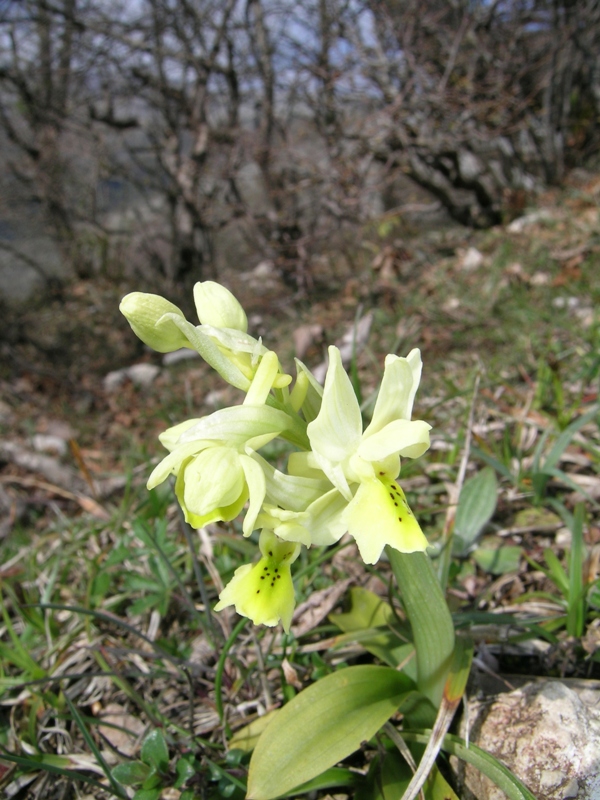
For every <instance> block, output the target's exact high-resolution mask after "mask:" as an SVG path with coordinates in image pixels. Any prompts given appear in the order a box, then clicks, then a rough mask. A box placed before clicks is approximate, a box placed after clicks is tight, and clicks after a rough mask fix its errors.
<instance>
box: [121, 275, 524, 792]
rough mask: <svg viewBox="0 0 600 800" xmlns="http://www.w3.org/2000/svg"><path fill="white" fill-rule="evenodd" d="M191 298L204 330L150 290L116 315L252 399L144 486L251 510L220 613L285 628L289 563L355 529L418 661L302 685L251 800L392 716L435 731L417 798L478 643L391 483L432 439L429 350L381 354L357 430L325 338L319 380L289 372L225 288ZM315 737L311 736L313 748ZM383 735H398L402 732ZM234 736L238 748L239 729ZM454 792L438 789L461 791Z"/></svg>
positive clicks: (189, 439)
mask: <svg viewBox="0 0 600 800" xmlns="http://www.w3.org/2000/svg"><path fill="white" fill-rule="evenodd" d="M194 301H195V306H196V311H197V315H198V319H199V323H200V324H198V325H194V324H192V323H191V322H189V321H188V320H187V319H186V318H185V316H184V314H183V313H182V312H181V310H180V309H179V308H177V307H176V306H174V305H173V304H172V303H169V302H168V301H167V300H165V299H164V298H162V297H159V296H157V295H151V294H144V293H140V292H134V293H132V294H128V295H127V296H126V297H124V298H123V300H122V302H121V311H122V313H123V314H124V315H125V317H126V318H127V320H128V321H129V323H130V325H131V327H132V329H133V331H134V332H135V333H136V334H137V336H139V338H140V339H141V340H142V341H143V342H144V343H145V344H147V345H149V346H150V347H152V348H154V349H155V350H157V351H158V352H161V353H165V352H169V351H173V350H176V349H179V348H182V347H185V348H190V349H192V350H196V351H197V352H198V353H199V354H200V355H201V356H202V357H203V358H204V359H205V361H206V362H207V363H208V364H209V365H210V366H211V367H213V368H214V369H215V370H216V372H217V373H218V374H219V375H220V376H221V377H222V378H224V379H225V380H226V381H227V382H228V383H230V384H231V385H232V386H234V387H236V388H237V389H239V390H241V392H242V393H243V395H244V397H243V400H242V402H241V403H240V404H239V405H237V406H234V407H231V408H223V409H220V410H218V411H215V412H214V413H212V414H209V415H207V416H204V417H201V418H199V419H190V420H186V421H184V422H181V423H179V424H178V425H175V426H174V427H172V428H169V429H168V430H166V431H165V432H164V433H163V434H162V435H161V436H160V441H161V443H162V444H163V445H164V447H165V449H166V450H167V451H168V453H167V455H166V456H165V457H164V458H163V460H162V461H161V462H160V463H159V464H158V466H156V468H155V469H154V470H153V472H152V474H151V475H150V478H149V480H148V488H153V487H156V486H157V485H159V484H160V483H162V482H163V481H165V480H166V479H167V478H168V477H169V476H174V478H175V493H176V496H177V499H178V501H179V503H180V505H181V508H182V510H183V513H184V515H185V519H186V521H187V522H188V523H189V524H190V525H191V526H192V527H194V528H202V527H204V526H206V525H208V524H209V523H214V522H218V521H223V522H228V521H231V520H233V519H235V518H237V517H238V516H239V515H241V514H243V515H244V516H243V523H242V532H243V535H244V536H245V537H250V536H251V535H252V534H253V532H255V531H258V532H259V535H258V550H259V554H258V555H259V557H258V560H256V562H255V563H251V564H245V565H244V566H241V567H239V568H238V569H237V570H236V572H235V574H234V576H233V578H232V580H231V581H230V582H229V583H228V584H227V585H226V586H225V588H224V589H223V590H222V591H221V593H220V596H219V600H218V602H217V604H216V605H215V610H216V611H221V610H223V609H225V608H227V607H230V606H233V607H234V608H235V610H236V611H237V613H238V614H240V615H242V616H243V617H247V618H249V619H250V620H252V622H253V623H254V624H255V625H267V626H276V625H278V624H281V625H282V626H283V629H284V631H286V632H289V630H290V626H291V622H292V616H293V613H294V607H295V597H294V585H293V577H292V569H293V564H294V562H295V560H296V559H297V558H298V556H299V554H300V552H301V550H302V548H310V547H316V546H317V547H322V546H327V545H332V544H334V543H336V542H338V541H339V540H340V539H341V537H342V536H344V535H345V534H349V536H350V537H352V539H354V541H355V542H356V545H357V548H358V552H359V554H360V557H361V558H362V560H363V561H364V562H365V564H369V565H373V564H376V563H377V562H378V561H379V559H380V558H381V557H382V554H383V552H384V551H385V552H386V554H387V558H388V560H389V561H390V563H391V566H392V570H393V573H394V575H395V577H396V580H397V583H398V589H399V592H400V594H401V597H402V602H403V606H404V611H405V614H406V617H407V619H408V621H409V623H410V626H411V628H412V644H411V645H410V647H411V648H412V649H411V653H412V656H415V659H414V661H415V662H416V670H415V669H413V670H412V674H413V677H412V678H408V677H407V676H406V675H405V674H403V673H402V671H401V666H402V664H401V663H400V662H399V661H398V662H397V661H394V660H393V658H392V656H390V657H389V658H387V663H388V666H376V665H373V666H371V667H364V666H356V667H348V668H347V669H345V670H342V671H340V672H339V673H334V674H332V675H330V676H328V677H327V678H326V679H323V680H321V681H319V682H318V683H317V684H316V685H313V686H311V687H309V688H308V689H306V690H304V691H302V692H301V693H300V694H299V695H298V696H297V697H296V698H294V700H292V701H291V702H290V703H288V704H287V705H286V706H285V707H284V708H283V709H281V710H280V711H278V712H277V716H276V717H275V719H273V720H272V721H271V722H269V725H268V727H266V729H265V730H264V733H263V734H262V735H261V737H260V739H259V742H258V745H257V747H256V750H255V752H254V755H253V757H252V761H251V763H250V773H249V780H248V797H251V798H254V799H255V800H270V798H274V797H278V796H280V795H282V794H284V793H285V792H287V791H289V790H291V789H294V788H296V787H297V786H298V785H299V784H303V783H305V782H306V781H308V780H310V779H312V778H314V777H315V776H317V775H319V774H321V773H324V772H325V771H326V770H327V769H328V768H329V767H332V766H333V765H334V764H336V763H337V762H338V761H340V760H341V759H343V758H344V757H346V756H347V755H349V754H350V753H351V752H352V751H353V750H355V749H357V748H358V747H359V746H360V744H361V742H362V741H365V740H368V739H370V738H371V737H372V736H373V735H375V734H376V733H377V731H378V730H379V729H380V728H381V726H382V725H384V723H386V721H387V720H388V719H389V718H390V716H392V715H393V714H394V713H395V712H396V711H397V710H398V709H401V710H402V713H403V715H404V720H405V722H406V721H408V722H409V723H412V726H413V727H414V728H419V727H433V731H434V735H432V736H431V737H430V738H427V739H426V741H429V744H428V746H427V748H426V750H425V753H424V754H423V748H422V746H420V745H418V744H417V745H416V747H417V751H416V752H418V753H419V754H423V757H422V759H421V764H420V766H419V768H418V769H417V771H416V772H415V774H414V775H413V776H412V777H411V776H410V774H409V777H408V779H407V781H406V786H405V788H406V790H407V793H406V795H405V797H406V798H407V799H409V798H412V797H415V796H416V794H417V793H418V792H419V791H420V789H421V787H422V786H423V784H424V782H425V780H426V779H427V778H428V775H429V778H428V780H429V781H430V783H431V776H432V774H434V773H433V772H432V770H433V769H434V767H433V763H434V760H435V757H436V755H437V752H438V750H439V748H440V746H441V745H442V740H443V739H444V734H445V732H446V730H447V728H448V725H449V723H450V720H451V718H452V713H453V711H454V709H455V708H456V705H457V704H458V702H459V700H460V698H461V696H462V693H463V690H464V685H465V683H466V676H467V674H468V671H469V665H470V652H471V651H470V650H469V647H468V646H466V645H465V644H464V642H463V641H462V640H460V639H457V638H456V637H455V633H454V628H453V625H452V620H451V617H450V613H449V611H448V607H447V604H446V602H445V599H444V596H443V592H442V590H441V588H440V584H439V581H438V579H437V576H436V574H435V571H434V569H433V567H432V565H431V562H430V560H429V557H428V556H427V554H426V550H427V547H428V542H427V539H426V538H425V536H424V534H423V532H422V530H421V527H420V525H419V523H418V521H417V519H416V518H415V516H414V514H413V512H412V510H411V508H410V507H409V505H408V502H407V500H406V496H405V494H404V492H403V490H402V488H401V486H400V485H399V484H398V482H397V478H398V476H399V475H400V472H401V459H403V458H418V457H419V456H421V455H423V453H425V452H426V450H427V449H428V447H429V430H430V426H429V425H428V423H427V422H425V421H423V420H413V419H411V417H412V409H413V403H414V400H415V395H416V392H417V389H418V387H419V382H420V379H421V368H422V364H421V355H420V352H419V350H418V349H414V350H412V351H411V352H410V353H409V354H408V355H407V356H406V357H405V358H404V357H399V356H396V355H388V356H387V357H386V359H385V369H384V374H383V379H382V381H381V387H380V390H379V394H378V396H377V400H376V403H375V407H374V412H373V416H372V419H371V421H370V423H369V424H368V425H367V426H366V428H364V430H363V420H362V414H361V409H360V406H359V403H358V400H357V398H356V395H355V392H354V389H353V386H352V383H351V381H350V378H349V377H348V375H347V374H346V371H345V369H344V366H343V363H342V358H341V354H340V351H339V350H338V348H336V347H334V346H331V347H329V351H328V352H329V365H328V369H327V374H326V377H325V382H324V385H323V386H321V385H320V384H319V382H318V381H317V380H316V379H315V377H314V375H313V374H312V373H311V372H310V370H309V369H308V368H307V367H306V366H305V365H304V364H303V363H302V362H301V361H299V360H298V359H296V364H295V366H296V369H295V373H296V374H295V380H293V379H292V376H291V375H289V374H287V373H286V372H285V371H284V370H283V368H282V366H281V363H280V361H279V358H278V356H277V354H276V353H275V352H273V351H272V350H269V349H267V348H266V347H265V346H264V345H263V343H262V341H261V340H260V339H256V338H254V337H252V336H251V335H250V334H249V333H248V322H247V318H246V314H245V313H244V310H243V308H242V306H241V305H240V303H239V302H238V301H237V299H236V298H235V297H234V296H233V295H232V294H231V292H229V290H227V289H226V288H225V287H223V286H221V285H219V284H218V283H215V282H212V281H205V282H200V283H197V284H196V286H195V287H194ZM277 438H280V439H283V440H285V441H286V442H288V443H289V445H290V450H291V453H290V455H289V457H288V459H287V467H286V470H285V471H283V470H280V469H277V468H275V467H274V466H273V465H271V464H270V463H269V462H268V460H267V459H266V458H265V457H264V456H263V455H262V454H261V449H262V448H264V447H265V446H266V445H268V444H269V443H270V442H272V441H273V440H275V439H277ZM377 602H378V603H380V604H381V601H379V600H377ZM379 607H380V606H378V608H379ZM373 613H374V614H375V616H376V613H375V612H373ZM377 613H379V612H377ZM341 616H343V615H341ZM384 616H385V615H384ZM340 624H341V623H340ZM404 656H406V653H404ZM407 660H408V661H410V660H411V654H410V653H409V655H408V659H407ZM413 663H414V662H413ZM327 682H329V683H327ZM326 683H327V686H325V684H326ZM311 692H312V694H311ZM319 693H320V694H319ZM436 715H437V721H436ZM386 724H387V725H390V724H389V723H386ZM332 725H333V729H332ZM306 730H312V731H313V736H312V737H311V739H310V741H309V743H308V745H307V744H306V736H305V731H306ZM388 734H389V736H391V738H392V740H394V741H395V736H396V737H397V731H396V729H395V728H394V727H393V726H390V727H389V730H388ZM415 735H416V734H415ZM236 741H237V744H236V745H235V746H237V747H242V748H243V746H244V745H243V737H242V738H240V737H238V738H237V740H236ZM414 741H417V742H418V741H420V740H418V739H415V740H414ZM303 742H304V743H303ZM419 747H420V749H419ZM401 749H402V748H401ZM405 755H406V753H405ZM408 756H409V761H410V753H408ZM403 763H404V762H403ZM405 766H406V765H405ZM413 768H414V767H413ZM435 775H436V781H437V783H436V782H435V781H434V784H435V786H437V790H439V782H440V781H442V782H443V783H444V786H445V787H446V786H447V784H445V781H444V780H443V778H442V777H441V774H439V773H435ZM434 784H431V785H432V786H433V785H434ZM447 789H448V792H450V794H448V795H445V796H455V795H454V794H453V793H452V790H451V789H450V787H447ZM444 791H446V789H445V788H444ZM432 796H433V795H432ZM519 796H525V795H519Z"/></svg>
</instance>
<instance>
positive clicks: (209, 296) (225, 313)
mask: <svg viewBox="0 0 600 800" xmlns="http://www.w3.org/2000/svg"><path fill="white" fill-rule="evenodd" d="M194 302H195V303H196V311H197V312H198V319H199V320H200V322H201V323H202V324H203V325H211V326H212V327H213V328H233V329H234V330H236V331H243V332H244V333H245V332H246V331H247V330H248V319H247V317H246V312H245V311H244V309H243V308H242V306H241V305H240V304H239V302H238V301H237V300H236V299H235V297H234V296H233V295H232V294H231V292H230V291H229V289H226V288H225V287H224V286H221V284H220V283H215V282H214V281H202V282H198V283H197V284H196V285H195V286H194Z"/></svg>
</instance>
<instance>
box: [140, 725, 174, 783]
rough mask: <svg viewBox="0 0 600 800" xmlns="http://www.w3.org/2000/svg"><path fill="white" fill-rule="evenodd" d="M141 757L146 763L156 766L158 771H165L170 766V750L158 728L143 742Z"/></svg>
mask: <svg viewBox="0 0 600 800" xmlns="http://www.w3.org/2000/svg"><path fill="white" fill-rule="evenodd" d="M140 757H141V759H142V761H143V762H144V764H148V766H150V767H154V768H155V769H156V770H158V772H165V771H166V770H167V769H168V767H169V750H168V748H167V743H166V741H165V737H164V735H163V733H162V731H160V730H158V728H156V729H155V730H153V731H150V733H149V734H148V736H146V738H145V739H144V741H143V742H142V752H141V754H140Z"/></svg>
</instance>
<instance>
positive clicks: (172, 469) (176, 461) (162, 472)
mask: <svg viewBox="0 0 600 800" xmlns="http://www.w3.org/2000/svg"><path fill="white" fill-rule="evenodd" d="M216 444H217V443H216V442H211V441H206V440H203V439H195V440H194V441H192V442H185V444H180V445H178V446H177V447H176V448H175V449H174V450H173V451H172V452H171V453H169V455H168V456H165V458H163V460H162V461H160V462H159V463H158V464H157V465H156V466H155V467H154V469H153V470H152V472H151V473H150V477H149V478H148V482H147V483H146V487H147V488H148V489H154V488H155V487H156V486H158V484H159V483H162V482H163V481H164V480H166V479H167V478H168V477H169V475H172V474H176V473H177V472H178V471H179V469H180V467H181V464H182V463H183V462H184V461H185V460H186V459H188V458H190V456H194V455H196V453H199V452H200V451H201V450H204V449H205V448H206V447H215V446H216Z"/></svg>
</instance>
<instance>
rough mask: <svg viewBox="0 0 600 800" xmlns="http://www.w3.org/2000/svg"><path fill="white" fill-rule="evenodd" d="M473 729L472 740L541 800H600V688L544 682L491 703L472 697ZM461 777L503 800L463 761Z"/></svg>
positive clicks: (484, 797)
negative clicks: (580, 687) (578, 690)
mask: <svg viewBox="0 0 600 800" xmlns="http://www.w3.org/2000/svg"><path fill="white" fill-rule="evenodd" d="M469 729H470V741H472V742H473V743H474V744H477V745H478V746H479V747H482V748H483V749H484V750H487V751H488V752H489V753H492V754H493V755H494V756H496V757H497V758H499V759H500V760H501V761H502V762H503V763H504V764H505V765H506V766H507V767H508V768H509V769H510V770H511V771H512V772H513V773H514V774H515V775H516V776H517V777H518V778H519V779H520V780H521V781H522V782H523V783H524V784H525V785H526V786H527V788H528V789H529V790H530V791H531V792H532V793H533V794H534V795H535V796H536V798H538V800H565V798H576V800H599V798H600V757H599V756H600V691H598V690H595V691H591V692H590V690H589V689H587V690H585V691H584V692H581V693H578V692H575V691H574V690H573V689H571V688H569V687H567V686H566V685H564V684H563V683H560V682H559V681H540V682H536V683H530V684H527V685H526V686H524V687H523V688H522V689H517V690H515V691H513V692H509V693H507V694H501V695H500V696H499V697H498V698H497V699H496V700H494V701H492V702H490V700H489V699H487V700H484V701H475V700H471V701H470V702H469ZM461 733H462V735H463V736H464V735H465V733H466V728H465V723H464V721H463V729H462V731H461ZM459 775H460V776H461V778H462V779H463V780H464V783H465V785H466V787H467V789H469V790H470V791H471V792H473V793H474V794H475V796H476V797H477V798H478V800H505V797H506V796H505V794H504V793H503V792H501V791H500V789H498V787H497V786H496V785H495V784H494V783H492V781H490V780H489V779H488V778H486V777H485V776H484V775H482V774H481V773H480V772H479V771H478V770H476V769H475V768H474V767H471V766H470V765H464V764H462V763H461V764H460V766H459Z"/></svg>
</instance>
